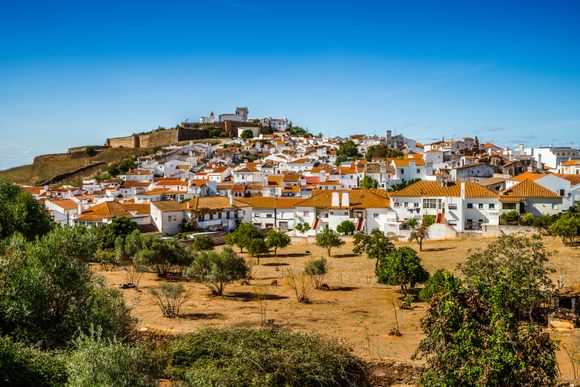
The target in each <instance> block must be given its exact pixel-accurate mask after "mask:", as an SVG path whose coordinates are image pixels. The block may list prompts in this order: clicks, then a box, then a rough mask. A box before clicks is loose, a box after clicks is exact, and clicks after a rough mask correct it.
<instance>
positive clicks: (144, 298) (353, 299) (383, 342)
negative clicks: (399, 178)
mask: <svg viewBox="0 0 580 387" xmlns="http://www.w3.org/2000/svg"><path fill="white" fill-rule="evenodd" d="M491 241H492V239H464V240H450V241H426V242H425V243H424V248H423V252H421V253H420V257H421V259H422V262H423V265H424V266H425V268H426V269H427V270H428V271H429V272H431V273H433V272H434V271H435V270H437V269H439V268H446V269H449V270H454V271H455V270H456V268H457V264H458V263H461V262H463V261H464V260H465V259H466V257H467V256H468V252H469V250H470V249H478V248H479V249H483V248H485V246H486V245H487V244H488V243H489V242H491ZM544 243H545V244H546V246H547V247H548V249H549V250H552V251H554V255H553V256H552V258H551V260H550V266H551V267H552V268H554V269H556V270H557V273H554V274H552V276H553V278H552V279H553V280H554V281H557V280H558V279H560V276H561V275H562V276H563V278H564V280H565V282H566V284H569V285H574V284H575V285H580V265H579V263H580V249H574V248H567V247H564V246H563V245H562V243H561V242H560V240H559V239H555V238H549V237H548V238H544ZM397 244H398V245H401V246H402V245H410V246H411V247H413V248H415V249H418V246H417V245H416V244H409V243H406V242H401V243H397ZM307 251H309V252H310V253H311V254H306V252H307ZM278 255H279V257H278V258H274V257H271V258H270V257H268V258H262V259H261V260H260V265H255V266H254V267H253V269H252V275H253V280H251V281H250V285H240V284H239V283H235V284H231V285H230V286H228V287H227V288H226V291H225V294H224V296H223V297H212V296H211V295H210V294H209V291H208V289H207V288H206V287H205V286H203V285H200V284H192V283H188V282H186V283H185V285H186V287H187V289H188V297H187V301H186V302H185V304H184V306H183V308H182V310H181V313H182V317H181V318H178V319H167V318H163V317H162V316H161V313H160V311H159V308H158V307H157V306H156V305H155V303H154V301H153V299H152V298H151V296H150V295H149V293H148V289H150V288H152V287H157V286H159V285H160V284H161V283H162V280H160V279H158V278H157V276H156V275H155V274H154V273H146V274H144V276H143V278H142V279H141V282H140V284H139V287H140V290H135V289H127V290H122V292H123V295H124V297H125V300H126V302H127V303H128V305H129V306H130V307H131V308H132V313H133V315H134V316H135V317H137V319H138V329H143V328H146V329H148V330H156V331H161V332H165V333H184V332H191V331H195V330H197V329H199V328H200V327H204V326H212V327H258V326H260V324H261V321H262V315H261V313H260V303H259V302H258V301H257V300H256V288H259V287H261V288H262V289H263V290H265V293H266V297H265V298H266V301H265V303H266V304H265V305H266V319H271V320H273V321H274V323H275V324H277V325H281V326H284V327H289V328H292V329H295V330H298V331H304V332H316V333H319V334H322V335H325V336H327V337H330V338H333V339H336V340H338V341H339V342H341V343H342V344H344V345H346V346H347V347H349V348H351V349H352V351H353V352H354V353H355V354H356V355H358V356H360V357H362V358H365V359H367V360H370V361H398V362H404V363H409V364H420V363H421V362H420V361H413V360H411V356H412V354H413V353H414V351H415V349H416V348H417V345H418V343H419V341H420V340H421V338H422V331H421V329H420V319H421V317H422V316H424V314H425V311H426V304H424V303H416V304H414V306H413V309H412V310H400V309H399V308H398V307H394V304H395V305H397V302H398V301H397V300H398V298H399V297H400V296H401V295H400V293H398V292H397V290H398V289H397V287H392V286H384V285H378V284H376V281H375V277H374V261H372V260H370V259H368V258H366V256H356V255H354V254H353V253H352V243H351V242H350V241H347V243H346V244H345V245H343V246H342V247H341V248H339V249H335V250H333V252H332V255H333V257H332V258H330V259H329V263H330V270H329V274H328V276H327V278H326V279H325V281H324V282H325V283H326V284H328V286H329V287H330V290H311V292H310V298H311V299H312V303H311V304H301V303H298V302H297V301H296V296H295V294H294V292H293V290H292V289H291V288H290V287H289V285H288V283H287V282H286V280H285V276H286V275H287V273H288V270H300V269H302V268H303V266H304V263H305V262H306V261H307V260H308V259H310V258H318V257H320V256H326V251H325V250H322V249H320V248H319V247H317V246H316V245H315V244H314V241H313V238H309V239H308V240H304V239H302V240H300V239H298V240H293V241H292V244H291V245H290V246H289V247H287V248H285V249H281V250H279V251H278ZM102 274H103V275H104V276H105V277H106V279H107V280H108V282H109V284H110V285H111V286H113V287H118V286H119V285H120V284H121V283H123V282H126V280H125V275H124V272H123V270H122V269H116V270H113V271H108V272H102ZM274 280H276V281H277V282H278V285H271V284H272V282H273V281H274ZM395 313H396V316H397V319H398V324H399V329H400V331H401V333H402V336H400V337H394V336H389V334H388V333H389V331H390V330H391V329H393V328H395V326H396V318H395ZM552 334H553V336H554V337H556V338H557V339H559V340H561V341H562V345H563V346H564V347H565V348H566V349H568V350H571V349H573V348H574V343H576V346H578V343H580V332H579V330H578V329H576V330H575V331H568V332H552ZM558 361H559V367H560V370H561V373H562V379H566V380H571V379H572V378H573V368H572V365H571V362H570V360H569V358H568V355H567V354H566V352H565V351H564V350H560V352H559V353H558Z"/></svg>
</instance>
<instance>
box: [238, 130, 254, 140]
mask: <svg viewBox="0 0 580 387" xmlns="http://www.w3.org/2000/svg"><path fill="white" fill-rule="evenodd" d="M240 137H241V138H243V139H244V140H247V139H250V138H253V137H254V133H253V132H252V131H251V130H250V129H245V130H244V131H242V134H241V135H240Z"/></svg>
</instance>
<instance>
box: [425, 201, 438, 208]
mask: <svg viewBox="0 0 580 387" xmlns="http://www.w3.org/2000/svg"><path fill="white" fill-rule="evenodd" d="M423 208H437V199H423Z"/></svg>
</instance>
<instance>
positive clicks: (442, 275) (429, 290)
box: [419, 269, 457, 302]
mask: <svg viewBox="0 0 580 387" xmlns="http://www.w3.org/2000/svg"><path fill="white" fill-rule="evenodd" d="M450 281H457V280H456V279H455V277H454V276H453V274H452V273H451V272H450V271H448V270H445V269H439V270H437V271H436V272H435V274H433V276H432V277H431V278H429V279H428V280H427V282H425V287H424V288H423V289H421V291H420V292H419V299H420V300H421V301H425V302H429V301H431V298H433V296H434V295H435V294H437V293H439V292H440V291H442V290H443V289H444V288H445V284H446V283H447V282H450Z"/></svg>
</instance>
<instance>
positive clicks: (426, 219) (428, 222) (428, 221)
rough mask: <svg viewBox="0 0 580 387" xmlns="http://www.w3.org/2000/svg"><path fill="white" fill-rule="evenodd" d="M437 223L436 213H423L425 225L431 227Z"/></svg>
mask: <svg viewBox="0 0 580 387" xmlns="http://www.w3.org/2000/svg"><path fill="white" fill-rule="evenodd" d="M434 223H435V215H423V220H422V221H421V224H422V225H423V226H425V227H429V226H431V225H432V224H434Z"/></svg>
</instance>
